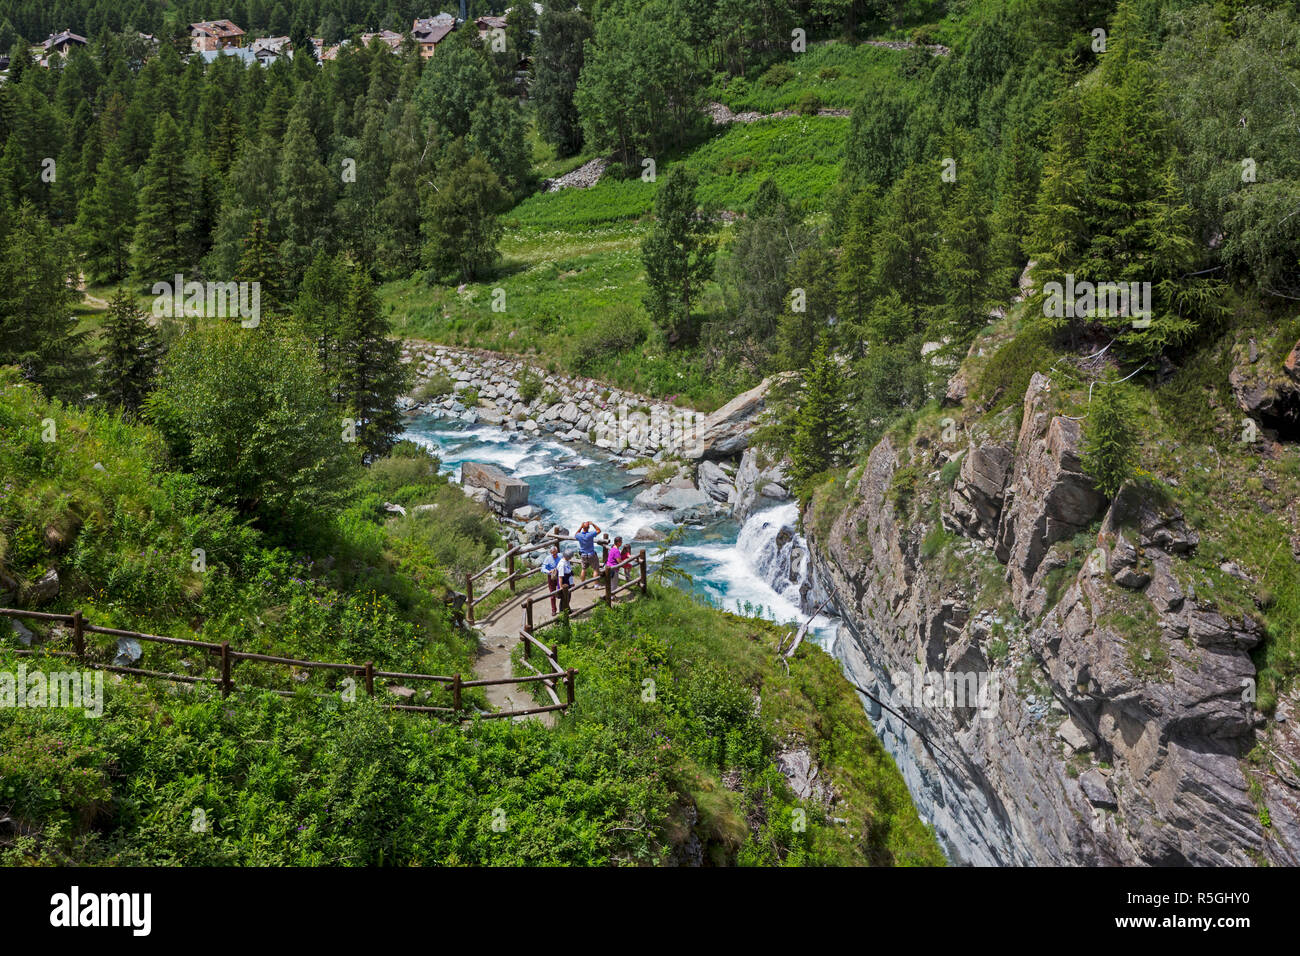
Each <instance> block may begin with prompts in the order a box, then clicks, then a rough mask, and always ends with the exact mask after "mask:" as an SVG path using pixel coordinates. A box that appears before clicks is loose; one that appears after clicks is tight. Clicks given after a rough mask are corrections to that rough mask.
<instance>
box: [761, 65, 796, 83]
mask: <svg viewBox="0 0 1300 956" xmlns="http://www.w3.org/2000/svg"><path fill="white" fill-rule="evenodd" d="M793 79H794V70H792V69H790V67H788V66H786V64H784V63H777V64H776V65H775V66H773V67H771V68H770V69H769V70H768V71H767V72H766V73H764V74H763V78H762V79H761V80H759V81H758V85H759V86H766V87H777V86H784V85H785V84H787V83H789V82H790V81H791V80H793Z"/></svg>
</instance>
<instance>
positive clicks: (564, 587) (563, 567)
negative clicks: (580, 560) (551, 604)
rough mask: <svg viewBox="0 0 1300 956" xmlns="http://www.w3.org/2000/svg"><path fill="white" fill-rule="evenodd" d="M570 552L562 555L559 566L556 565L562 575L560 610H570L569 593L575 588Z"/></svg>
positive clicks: (558, 572)
mask: <svg viewBox="0 0 1300 956" xmlns="http://www.w3.org/2000/svg"><path fill="white" fill-rule="evenodd" d="M570 557H571V555H570V554H568V553H565V554H562V555H560V563H559V566H558V567H556V569H555V570H556V573H557V574H558V575H559V577H560V610H561V611H568V610H569V594H570V592H572V590H573V562H572V561H570V560H569V558H570Z"/></svg>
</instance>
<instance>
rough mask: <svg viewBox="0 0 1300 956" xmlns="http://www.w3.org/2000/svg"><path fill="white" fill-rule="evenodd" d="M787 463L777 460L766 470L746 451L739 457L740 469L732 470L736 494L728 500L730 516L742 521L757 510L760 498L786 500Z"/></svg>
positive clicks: (761, 499) (761, 504)
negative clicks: (734, 472)
mask: <svg viewBox="0 0 1300 956" xmlns="http://www.w3.org/2000/svg"><path fill="white" fill-rule="evenodd" d="M788 465H789V462H788V461H786V460H784V459H783V460H781V461H778V462H774V463H772V464H770V465H767V466H766V467H763V466H761V465H760V464H759V456H758V452H756V451H755V450H754V449H752V448H746V449H745V453H744V454H743V455H741V457H740V467H739V468H738V469H736V480H735V486H736V495H735V498H734V499H733V500H732V506H731V513H732V514H733V515H734V516H735V517H736V519H737V520H739V521H744V520H745V519H746V518H748V517H749V516H750V515H752V514H753V513H754V512H755V511H757V510H758V509H759V508H760V507H762V506H763V504H764V501H763V499H764V498H766V499H769V500H771V501H784V500H785V499H787V498H789V497H790V489H789V478H787V477H786V468H787V466H788Z"/></svg>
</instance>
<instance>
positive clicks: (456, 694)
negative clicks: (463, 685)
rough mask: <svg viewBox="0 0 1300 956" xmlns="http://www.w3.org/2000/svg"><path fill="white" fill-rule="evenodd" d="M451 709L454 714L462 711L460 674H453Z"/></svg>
mask: <svg viewBox="0 0 1300 956" xmlns="http://www.w3.org/2000/svg"><path fill="white" fill-rule="evenodd" d="M451 711H452V713H453V714H459V713H460V675H459V674H453V675H452V677H451Z"/></svg>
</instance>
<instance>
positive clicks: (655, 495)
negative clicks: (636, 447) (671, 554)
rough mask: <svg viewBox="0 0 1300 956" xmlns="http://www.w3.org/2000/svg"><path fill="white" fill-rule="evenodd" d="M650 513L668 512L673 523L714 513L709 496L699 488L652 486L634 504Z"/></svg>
mask: <svg viewBox="0 0 1300 956" xmlns="http://www.w3.org/2000/svg"><path fill="white" fill-rule="evenodd" d="M632 503H633V504H634V505H635V506H636V507H638V508H645V509H646V510H648V511H668V512H671V515H670V517H671V518H672V520H673V521H685V520H689V519H690V518H694V517H704V516H706V515H708V514H710V513H711V512H712V511H713V507H712V505H711V503H710V499H709V496H708V495H706V494H705V493H704V492H702V491H700V490H699V489H698V488H673V487H671V486H670V485H652V486H651V487H649V488H647V489H646V490H645V491H643V492H641V493H640V494H639V495H637V496H636V498H635V499H634V500H633V502H632Z"/></svg>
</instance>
